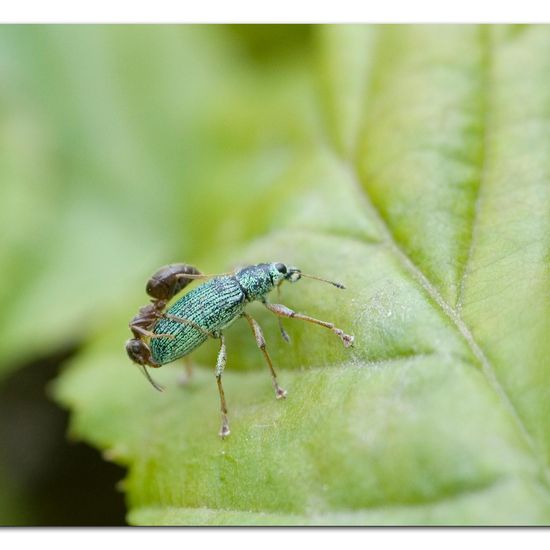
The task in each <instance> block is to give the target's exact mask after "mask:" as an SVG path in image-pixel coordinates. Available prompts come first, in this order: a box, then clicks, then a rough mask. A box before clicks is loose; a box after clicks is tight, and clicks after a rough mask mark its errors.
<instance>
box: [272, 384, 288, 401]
mask: <svg viewBox="0 0 550 550" xmlns="http://www.w3.org/2000/svg"><path fill="white" fill-rule="evenodd" d="M287 395H288V392H287V391H286V390H283V388H281V387H280V386H277V387H276V388H275V399H286V396H287Z"/></svg>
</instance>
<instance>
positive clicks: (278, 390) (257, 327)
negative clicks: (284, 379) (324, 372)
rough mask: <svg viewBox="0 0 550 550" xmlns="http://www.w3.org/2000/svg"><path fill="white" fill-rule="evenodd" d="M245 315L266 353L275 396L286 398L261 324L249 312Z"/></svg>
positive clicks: (262, 349)
mask: <svg viewBox="0 0 550 550" xmlns="http://www.w3.org/2000/svg"><path fill="white" fill-rule="evenodd" d="M243 316H244V317H245V319H246V320H247V321H248V324H249V325H250V328H251V329H252V331H253V332H254V337H255V338H256V344H257V345H258V348H260V351H261V352H262V353H263V354H264V357H265V360H266V362H267V366H268V367H269V371H270V372H271V380H272V382H273V389H274V390H275V397H276V398H277V399H284V398H285V397H286V395H287V392H286V390H283V388H281V386H279V383H278V382H277V374H276V373H275V369H274V368H273V363H272V362H271V357H269V353H267V349H266V345H265V338H264V335H263V332H262V329H261V328H260V325H259V324H258V323H257V321H256V320H255V319H253V318H252V317H250V315H248V314H247V313H243Z"/></svg>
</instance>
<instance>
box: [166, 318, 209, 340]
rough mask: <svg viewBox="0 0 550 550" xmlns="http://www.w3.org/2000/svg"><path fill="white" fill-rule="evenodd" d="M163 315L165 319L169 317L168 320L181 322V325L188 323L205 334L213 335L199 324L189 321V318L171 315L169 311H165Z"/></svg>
mask: <svg viewBox="0 0 550 550" xmlns="http://www.w3.org/2000/svg"><path fill="white" fill-rule="evenodd" d="M163 317H165V318H166V319H170V321H175V322H176V323H181V324H182V325H189V326H191V327H193V328H196V329H197V330H198V331H200V332H202V333H203V334H204V335H205V336H213V335H212V333H211V332H208V331H207V330H206V329H204V328H202V327H201V326H200V325H197V323H195V322H194V321H191V320H190V319H184V318H183V317H178V316H177V315H172V314H171V313H165V314H164V315H163Z"/></svg>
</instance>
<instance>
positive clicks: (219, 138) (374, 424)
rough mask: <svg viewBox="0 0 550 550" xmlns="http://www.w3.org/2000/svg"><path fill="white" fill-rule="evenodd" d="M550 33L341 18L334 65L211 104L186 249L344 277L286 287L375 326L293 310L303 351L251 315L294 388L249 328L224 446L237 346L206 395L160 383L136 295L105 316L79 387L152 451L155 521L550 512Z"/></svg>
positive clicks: (212, 260) (259, 312) (204, 387)
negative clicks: (338, 333) (269, 362)
mask: <svg viewBox="0 0 550 550" xmlns="http://www.w3.org/2000/svg"><path fill="white" fill-rule="evenodd" d="M205 32H206V31H205ZM549 47H550V32H549V31H548V29H547V28H545V27H540V28H539V27H526V28H522V29H520V28H516V27H486V26H483V27H481V28H479V27H473V26H457V27H449V26H431V27H421V26H408V27H402V26H400V27H391V26H389V27H387V26H381V27H376V28H371V27H353V26H344V27H338V26H331V27H318V28H316V29H315V39H314V41H313V45H312V52H311V53H312V55H313V58H310V57H309V53H303V56H302V57H299V59H298V60H294V61H292V62H290V61H289V62H287V64H284V65H281V66H276V65H273V66H269V67H268V68H265V67H259V66H254V65H252V64H251V65H246V64H243V65H241V68H242V72H240V73H239V75H238V78H237V79H236V80H235V83H234V88H233V91H232V93H231V91H230V92H229V93H228V94H226V95H225V96H224V98H225V100H226V101H224V103H223V105H221V104H219V102H217V101H216V100H217V99H219V98H218V97H216V98H214V99H213V100H212V101H210V102H209V100H208V98H207V99H205V100H204V105H209V106H210V107H211V111H210V114H207V110H206V109H204V110H202V111H201V113H202V115H201V116H203V117H204V118H202V119H200V120H199V121H197V128H199V129H201V128H202V129H203V130H202V131H203V132H204V133H202V134H201V139H202V140H203V142H204V145H203V147H204V148H205V149H202V150H203V155H204V151H205V150H208V152H210V153H216V155H215V156H214V157H212V158H211V163H206V164H207V166H201V165H197V168H196V173H195V174H196V175H197V180H196V181H200V182H202V187H201V188H200V190H193V191H191V194H190V195H189V196H190V198H191V200H192V201H193V202H192V204H193V207H192V208H190V209H189V210H187V212H188V213H189V216H190V223H188V224H186V231H187V234H186V235H185V237H184V238H182V242H183V243H184V244H178V242H177V239H176V242H175V243H174V244H173V245H171V246H172V250H173V251H174V255H175V256H174V259H178V260H186V261H191V263H199V262H198V260H199V259H200V258H201V257H202V258H204V264H205V266H206V267H205V270H206V269H210V270H223V269H225V268H227V267H228V266H229V267H232V266H234V265H243V264H246V263H247V262H251V263H256V262H259V261H271V260H273V261H285V262H287V263H289V264H294V265H299V266H301V267H302V268H303V269H304V271H306V272H309V273H315V274H319V275H322V276H325V277H328V278H334V279H337V280H342V281H343V282H344V283H345V284H346V287H347V289H346V290H345V291H338V290H336V289H334V288H332V287H328V286H326V285H323V284H322V283H317V282H314V281H307V280H303V281H300V283H299V284H297V285H292V286H290V285H287V287H285V288H284V289H283V292H282V296H281V301H282V302H283V303H285V304H287V305H288V306H290V307H292V308H293V309H296V310H297V311H303V312H306V313H308V314H311V315H314V316H317V317H319V318H322V319H327V320H331V321H333V322H335V323H336V325H337V326H340V327H342V328H343V329H344V330H346V331H348V332H351V333H353V334H354V335H355V338H356V343H355V346H354V347H353V348H352V349H349V350H346V349H344V348H343V347H342V346H341V344H340V342H339V341H338V339H337V338H336V337H334V336H333V335H332V334H330V333H327V332H326V331H324V330H323V329H322V328H319V327H313V326H304V324H300V323H299V322H298V321H287V322H286V323H285V327H286V329H287V331H288V332H289V333H290V335H291V337H292V345H291V346H288V345H286V344H285V343H284V342H282V341H281V339H280V336H279V335H278V328H277V324H276V321H275V320H274V319H272V318H271V317H270V316H269V315H268V314H267V312H265V311H264V310H263V309H262V308H261V307H260V306H255V305H254V306H252V307H251V308H250V312H251V313H253V314H254V315H255V316H256V317H257V319H258V320H259V322H260V324H261V325H262V326H263V327H264V329H265V333H266V337H267V341H268V346H269V350H270V352H271V354H272V356H273V360H274V364H275V365H276V368H277V369H278V372H279V378H280V382H281V384H282V385H283V386H284V387H285V388H286V389H288V391H289V397H288V399H287V400H286V401H285V402H276V401H275V400H274V399H273V392H272V389H271V387H270V380H269V375H268V372H267V368H266V367H265V365H264V364H263V362H262V357H261V354H260V353H259V351H258V350H257V348H256V346H255V343H254V339H253V337H252V335H251V334H250V332H249V329H248V327H247V325H246V323H244V322H238V323H236V324H235V325H234V326H232V327H231V328H230V329H229V330H228V331H227V343H228V348H229V349H228V354H229V355H228V367H227V370H226V373H225V374H224V385H225V390H226V395H227V397H228V401H229V409H230V421H231V427H232V435H231V437H230V438H229V439H228V440H227V441H221V440H219V439H218V437H217V435H216V433H217V430H218V425H219V416H218V412H217V411H218V407H219V405H218V396H217V391H216V385H215V381H214V376H213V365H214V364H215V357H216V353H217V343H216V342H214V341H213V342H209V343H207V344H206V345H205V346H204V347H203V348H201V350H199V352H197V354H195V355H194V356H193V361H194V364H195V376H194V378H193V380H192V381H191V382H190V383H189V384H188V385H187V386H185V387H178V384H177V379H178V377H179V376H180V372H179V371H181V369H182V367H180V366H178V365H173V366H170V367H165V368H163V369H160V370H159V371H158V372H157V371H155V372H154V373H153V374H154V375H155V376H156V377H157V378H158V379H159V381H161V382H162V383H163V384H164V385H166V386H167V387H168V388H169V391H167V392H166V393H165V394H162V395H161V394H158V393H155V392H153V391H152V389H151V388H150V387H148V386H147V385H146V384H145V382H144V381H143V380H142V379H141V377H139V375H138V374H137V373H136V372H134V370H132V369H129V368H127V366H128V364H127V363H128V362H127V360H126V359H125V358H124V355H123V351H122V349H121V348H122V342H123V341H124V339H125V338H126V334H127V331H126V328H125V323H126V320H125V318H127V317H130V315H131V313H132V309H130V311H126V312H124V311H123V309H122V307H121V308H120V311H118V312H117V314H116V315H115V314H113V315H111V316H110V317H109V318H106V319H105V323H104V326H103V328H102V330H101V333H100V334H98V336H97V337H95V338H92V339H90V341H89V343H88V345H87V347H86V349H84V350H83V352H82V353H81V354H79V356H78V357H77V358H76V359H75V360H74V361H73V362H72V364H71V365H70V366H69V367H68V368H67V370H66V371H65V372H64V374H63V375H62V376H61V378H60V379H59V382H58V384H57V385H56V388H55V393H56V396H57V397H58V399H59V400H60V401H61V402H62V403H64V404H65V405H66V406H68V407H70V408H71V410H72V411H73V417H72V418H73V420H72V433H73V434H74V435H76V436H78V437H84V438H85V439H86V440H88V441H91V442H92V443H93V444H94V445H96V446H98V447H100V448H101V449H104V450H105V453H106V457H107V458H109V459H111V460H116V461H117V462H120V463H122V464H125V465H127V466H128V468H129V475H128V479H127V480H126V481H125V490H126V491H127V495H128V505H129V510H130V512H129V521H130V522H132V523H136V524H201V525H202V524H324V525H326V524H330V525H332V524H547V523H549V521H550V485H549V477H548V460H549V451H550V447H549V446H550V431H549V430H550V428H549V423H548V417H549V414H548V413H549V407H550V405H549V403H550V395H549V392H550V389H549V388H550V384H549V382H550V380H549V378H550V370H549V363H548V356H549V351H550V349H549V347H550V343H549V341H548V338H546V337H545V336H546V334H547V333H548V329H549V328H550V327H549V319H550V315H549V311H550V308H549V306H550V304H549V301H550V293H549V292H548V290H549V288H548V286H549V285H548V282H549V279H548V265H549V264H548V261H549V254H548V250H549V246H548V245H549V235H550V233H549V229H550V228H549V221H548V220H549V216H548V214H549V205H550V186H549V183H548V182H549V176H550V173H549V169H550V160H549V157H548V154H547V151H548V150H549V145H550V143H549V140H550V125H549V106H550V97H549V96H550V91H549V90H550V86H549V85H548V84H549V76H548V75H549V74H550V72H549V69H550V66H549V64H550V61H549V60H548V56H546V55H545V52H546V51H548V48H549ZM222 50H223V48H222ZM308 52H309V50H308ZM216 55H218V56H219V57H218V58H217V61H218V62H220V61H221V60H222V59H224V56H223V55H222V54H221V53H219V52H218V53H216V52H215V53H214V54H213V56H214V58H216ZM225 55H226V56H227V57H226V58H225V60H226V61H227V62H232V63H235V64H236V65H237V66H239V60H240V59H241V57H240V55H242V54H239V53H231V54H225ZM241 63H242V61H241ZM212 66H213V67H216V66H217V64H216V62H213V64H212ZM209 70H213V69H212V68H211V67H210V68H209V67H206V69H205V73H206V74H208V71H209ZM283 74H284V80H281V76H282V75H283ZM227 78H229V77H227ZM208 125H211V126H210V128H209V130H208V132H206V131H205V130H204V128H205V127H208ZM203 142H200V143H203ZM197 150H201V147H199V146H197ZM150 154H154V155H156V158H158V159H159V165H161V166H162V155H161V154H160V153H159V152H158V151H157V152H155V151H154V150H153V152H151V153H150ZM201 158H202V160H203V161H205V160H206V159H205V157H204V156H203V157H201ZM197 162H198V161H197ZM206 182H208V185H206ZM189 189H190V187H189V184H187V187H184V188H183V189H182V192H181V194H179V195H177V194H174V195H171V196H172V197H179V200H181V202H182V204H183V203H185V197H186V196H187V195H186V193H187V191H188V190H189ZM183 190H184V191H185V192H183ZM174 193H176V192H174ZM174 200H176V199H175V198H174ZM194 220H196V221H197V222H198V223H199V220H200V223H201V225H200V226H201V227H204V228H205V232H204V235H203V234H202V233H199V232H198V230H197V231H195V230H194V224H193V221H194ZM191 237H194V238H196V239H200V240H199V242H200V244H201V246H200V247H199V246H195V247H193V246H192V245H190V244H189V243H188V241H189V240H190V239H191ZM148 238H149V239H151V240H154V234H149V236H148ZM184 253H186V254H189V255H192V256H193V258H189V257H185V258H183V257H180V256H179V255H180V254H184ZM195 258H197V261H195ZM200 265H201V267H202V266H203V264H202V263H201V264H200ZM127 294H128V296H131V298H130V299H124V298H123V299H121V303H124V304H125V305H128V307H130V305H129V304H133V306H131V307H132V308H133V309H135V308H136V307H137V305H139V301H137V302H136V303H135V304H134V303H133V302H132V300H134V299H135V296H136V295H135V294H134V295H132V294H131V292H130V291H128V293H127ZM273 300H275V298H274V297H273Z"/></svg>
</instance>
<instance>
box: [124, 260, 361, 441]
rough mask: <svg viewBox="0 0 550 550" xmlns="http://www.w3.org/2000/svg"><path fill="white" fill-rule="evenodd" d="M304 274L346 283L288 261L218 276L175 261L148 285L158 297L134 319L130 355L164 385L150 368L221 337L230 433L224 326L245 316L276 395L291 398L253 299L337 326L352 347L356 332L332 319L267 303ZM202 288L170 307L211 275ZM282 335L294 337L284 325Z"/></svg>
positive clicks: (279, 311) (225, 429) (278, 311)
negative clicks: (251, 309)
mask: <svg viewBox="0 0 550 550" xmlns="http://www.w3.org/2000/svg"><path fill="white" fill-rule="evenodd" d="M302 277H307V278H311V279H317V280H321V281H324V282H327V283H330V284H332V285H334V286H336V287H337V288H344V286H343V285H341V284H340V283H335V282H332V281H327V280H326V279H322V278H321V277H316V276H313V275H306V274H304V273H302V272H301V271H300V270H299V269H298V268H296V267H287V266H286V265H285V264H282V263H270V264H257V265H252V266H248V267H245V268H243V269H241V270H239V271H237V272H235V273H231V274H223V275H217V276H210V277H209V276H207V275H202V274H201V273H200V272H199V271H198V270H197V269H196V268H194V267H193V266H189V265H186V264H172V265H170V266H165V267H164V268H161V269H160V270H159V271H157V272H156V273H155V274H154V275H153V276H152V277H151V279H150V280H149V282H148V284H147V287H146V289H147V293H148V294H149V295H150V296H151V297H152V298H153V299H152V304H151V305H147V306H144V307H142V308H141V309H140V311H139V313H138V315H136V316H135V317H134V318H133V319H132V321H130V329H131V330H132V332H133V335H134V338H132V339H131V340H128V342H127V343H126V350H127V352H128V355H129V356H130V358H131V359H132V360H133V361H134V362H135V363H137V364H139V365H140V366H141V367H142V368H143V371H144V373H145V374H146V376H147V377H148V379H149V381H150V382H151V383H152V384H153V385H154V386H155V387H156V388H157V389H162V388H160V386H158V385H157V384H156V383H155V382H154V381H153V380H152V379H151V378H150V376H149V374H148V373H147V369H146V366H149V367H154V368H158V367H160V366H162V365H165V364H167V363H171V362H172V361H175V360H176V359H179V358H180V357H184V356H186V355H188V354H189V353H191V352H192V351H193V350H195V349H197V348H198V347H199V346H200V345H201V344H202V343H203V342H205V341H206V339H207V338H208V337H211V338H217V339H219V340H220V351H219V354H218V360H217V363H216V381H217V384H218V391H219V394H220V408H221V415H222V425H221V429H220V436H221V437H222V438H223V437H226V436H228V435H229V433H230V430H229V422H228V419H227V405H226V401H225V395H224V391H223V386H222V374H223V371H224V369H225V364H226V357H227V354H226V347H225V338H224V336H223V330H224V329H225V328H227V327H228V326H229V325H230V324H231V323H233V322H234V321H236V320H237V319H239V318H240V317H244V318H245V319H246V320H247V321H248V323H249V325H250V327H251V329H252V332H253V333H254V337H255V340H256V344H257V346H258V348H259V349H260V351H261V352H262V354H263V355H264V358H265V361H266V363H267V365H268V367H269V370H270V373H271V380H272V384H273V389H274V391H275V397H276V398H277V399H281V398H285V397H286V394H287V392H286V391H285V390H284V389H283V388H281V387H280V386H279V383H278V381H277V375H276V373H275V370H274V368H273V364H272V361H271V358H270V356H269V354H268V352H267V348H266V343H265V338H264V335H263V333H262V329H261V328H260V325H259V324H258V323H257V321H256V320H255V319H253V318H252V317H250V315H248V314H247V313H246V311H245V307H246V305H247V304H248V303H250V302H253V301H260V302H262V303H263V304H264V305H265V307H266V308H267V309H268V310H269V311H271V312H272V313H274V314H275V315H277V316H278V317H279V319H281V318H285V317H288V318H291V319H299V320H302V321H307V322H309V323H314V324H317V325H320V326H322V327H325V328H327V329H329V330H331V331H332V332H333V333H334V334H336V335H337V336H338V337H339V338H340V339H341V341H342V343H343V344H344V346H345V347H348V346H351V345H352V343H353V336H350V335H348V334H346V333H345V332H344V331H343V330H341V329H339V328H337V327H335V326H334V324H333V323H331V322H328V321H321V320H320V319H315V318H313V317H310V316H308V315H304V314H303V313H298V312H296V311H293V310H292V309H290V308H288V307H286V306H284V305H282V304H272V303H269V302H268V301H267V295H268V294H269V293H270V292H271V291H272V290H273V289H275V288H277V289H278V288H279V287H280V285H281V283H283V282H284V281H289V282H291V283H294V282H297V281H299V280H300V279H301V278H302ZM207 278H209V280H207V281H206V282H204V283H202V284H201V285H200V286H198V287H197V288H195V289H193V290H191V291H190V292H188V293H187V294H186V295H185V296H183V297H182V298H180V299H179V300H178V301H176V302H175V303H174V304H173V305H172V306H171V307H169V308H168V309H167V310H166V311H165V309H166V305H167V302H168V300H170V299H171V298H173V297H174V296H175V295H176V294H177V293H179V292H180V291H181V290H182V289H183V288H184V287H185V286H187V285H188V284H189V283H191V282H192V281H193V280H194V279H207ZM281 334H282V335H283V337H284V338H285V339H288V335H287V334H286V332H285V331H284V329H283V328H282V326H281Z"/></svg>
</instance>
